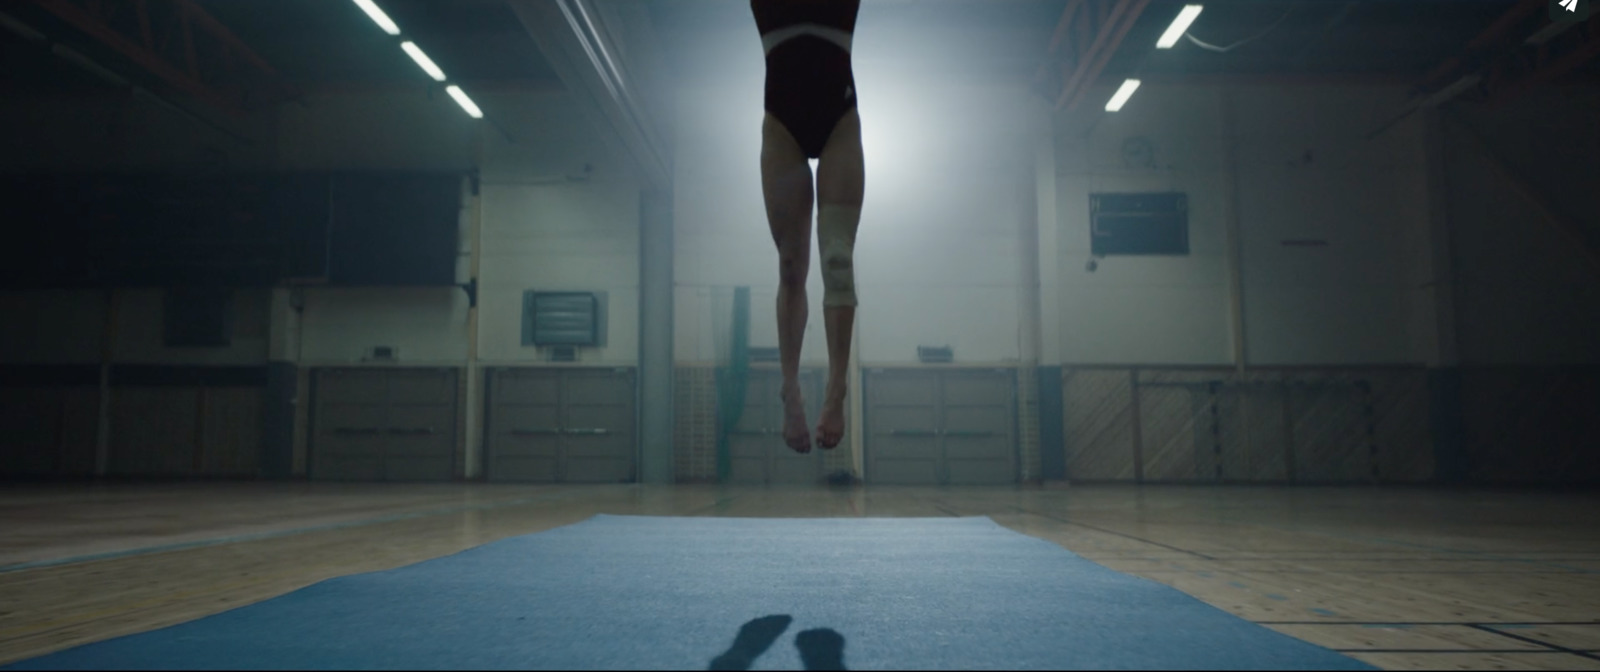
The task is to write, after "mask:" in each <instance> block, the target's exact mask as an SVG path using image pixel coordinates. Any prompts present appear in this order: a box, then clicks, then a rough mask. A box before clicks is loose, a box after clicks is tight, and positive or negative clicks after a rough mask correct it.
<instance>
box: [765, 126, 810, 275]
mask: <svg viewBox="0 0 1600 672" xmlns="http://www.w3.org/2000/svg"><path fill="white" fill-rule="evenodd" d="M761 195H762V197H763V198H764V199H765V201H766V206H767V225H768V226H769V227H771V229H772V239H773V240H774V241H775V242H777V244H778V246H779V247H780V248H782V247H783V246H784V245H786V244H793V243H794V241H800V242H801V243H802V244H805V245H807V249H809V240H810V236H811V204H812V200H813V193H812V185H811V164H810V163H809V162H808V161H807V160H806V155H805V152H804V151H802V150H801V149H800V143H798V142H796V141H795V139H794V136H793V135H791V134H790V133H789V130H788V129H786V128H784V126H783V123H782V122H780V121H778V120H777V118H776V117H773V116H772V115H771V114H768V115H766V118H765V120H763V121H762V123H761Z"/></svg>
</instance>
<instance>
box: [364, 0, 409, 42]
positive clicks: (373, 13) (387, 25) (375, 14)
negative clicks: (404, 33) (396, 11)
mask: <svg viewBox="0 0 1600 672" xmlns="http://www.w3.org/2000/svg"><path fill="white" fill-rule="evenodd" d="M355 2H356V6H357V7H360V8H361V11H363V12H366V13H367V16H370V17H372V22H373V23H376V24H378V27H379V28H382V29H383V32H385V33H388V34H390V35H399V34H400V26H397V25H394V21H392V20H390V19H389V15H388V14H384V13H383V10H381V9H378V6H377V5H375V4H373V2H372V0H355Z"/></svg>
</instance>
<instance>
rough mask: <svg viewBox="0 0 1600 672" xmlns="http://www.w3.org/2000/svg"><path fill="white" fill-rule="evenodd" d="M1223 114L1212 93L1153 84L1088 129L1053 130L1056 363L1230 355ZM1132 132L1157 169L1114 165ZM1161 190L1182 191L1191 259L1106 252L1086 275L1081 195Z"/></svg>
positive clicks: (1213, 360)
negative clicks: (1058, 344)
mask: <svg viewBox="0 0 1600 672" xmlns="http://www.w3.org/2000/svg"><path fill="white" fill-rule="evenodd" d="M1107 95H1109V92H1108V93H1107ZM1096 100H1101V101H1103V98H1101V97H1099V96H1095V95H1090V96H1089V97H1088V101H1089V102H1086V103H1085V104H1086V105H1092V104H1093V103H1094V101H1096ZM1102 104H1103V102H1102ZM1220 114H1221V111H1220V109H1219V100H1218V94H1217V92H1216V91H1215V90H1211V89H1203V88H1196V87H1184V88H1178V87H1171V88H1163V87H1156V86H1150V87H1144V88H1142V89H1141V90H1140V91H1138V93H1137V95H1136V96H1135V97H1134V98H1133V100H1132V101H1131V102H1130V103H1129V105H1128V106H1127V107H1125V108H1124V109H1123V110H1122V111H1121V112H1118V113H1116V114H1109V115H1105V116H1104V117H1103V118H1102V119H1101V120H1100V121H1099V122H1098V124H1096V125H1095V126H1094V127H1093V128H1092V130H1091V132H1089V133H1087V134H1076V133H1068V132H1064V133H1061V134H1060V135H1058V136H1057V152H1056V158H1057V167H1056V175H1057V187H1056V216H1057V218H1058V220H1059V227H1060V228H1059V236H1058V245H1059V249H1060V252H1061V258H1060V260H1059V269H1060V270H1059V273H1060V289H1059V296H1060V301H1061V308H1060V315H1061V324H1060V325H1059V326H1058V329H1059V331H1057V332H1056V333H1059V334H1060V339H1061V358H1062V361H1063V362H1064V363H1068V364H1103V363H1131V362H1141V363H1163V364H1218V363H1227V362H1228V361H1229V359H1230V356H1231V355H1230V352H1231V351H1230V342H1231V341H1230V340H1229V326H1228V283H1227V277H1228V276H1227V266H1226V264H1225V263H1224V245H1223V241H1224V227H1223V213H1224V199H1225V198H1226V194H1225V187H1226V184H1227V181H1226V175H1225V173H1224V172H1223V166H1222V138H1221V132H1220V129H1221V117H1220ZM1129 138H1145V139H1147V140H1148V141H1149V142H1150V144H1151V145H1152V146H1153V147H1154V149H1155V153H1154V159H1155V165H1156V168H1153V169H1152V168H1141V167H1133V166H1130V165H1129V164H1128V163H1127V162H1125V161H1124V160H1123V158H1122V146H1123V142H1124V141H1125V140H1126V139H1129ZM1169 190H1177V191H1183V192H1186V193H1187V194H1188V195H1189V209H1190V212H1189V255H1188V256H1186V257H1112V258H1109V259H1105V260H1102V261H1100V262H1099V264H1098V270H1096V271H1094V272H1090V271H1089V270H1088V269H1087V264H1088V262H1089V261H1090V259H1091V254H1090V221H1089V204H1090V194H1092V193H1096V192H1122V191H1169ZM1046 333H1047V334H1048V333H1050V332H1049V331H1048V330H1047V332H1046Z"/></svg>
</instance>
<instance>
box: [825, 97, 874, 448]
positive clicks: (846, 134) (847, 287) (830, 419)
mask: <svg viewBox="0 0 1600 672" xmlns="http://www.w3.org/2000/svg"><path fill="white" fill-rule="evenodd" d="M865 182H866V162H865V159H864V157H863V155H862V151H861V115H859V114H858V113H857V112H856V109H855V108H854V107H852V108H850V110H849V111H847V112H846V113H845V114H844V116H843V117H840V118H839V121H838V123H837V124H836V125H835V126H834V128H833V132H832V134H831V135H829V136H828V142H827V144H826V145H824V146H823V148H822V156H821V157H820V158H819V159H818V160H817V248H818V251H819V252H820V253H821V255H822V282H823V285H824V289H825V291H824V293H823V299H822V317H823V323H824V327H825V331H826V334H827V337H828V386H827V391H826V392H825V393H824V394H823V398H822V415H821V417H820V418H818V422H817V441H818V443H820V444H822V447H823V448H833V447H836V446H838V445H839V442H840V441H841V440H843V439H844V398H845V392H846V391H847V389H848V386H847V384H846V382H845V380H846V375H847V371H848V369H849V365H850V336H851V333H852V331H853V328H854V325H855V317H856V289H855V267H854V266H855V265H854V259H853V257H854V253H855V246H856V229H857V227H858V226H859V224H860V222H861V202H862V198H863V192H864V188H865V187H864V184H865Z"/></svg>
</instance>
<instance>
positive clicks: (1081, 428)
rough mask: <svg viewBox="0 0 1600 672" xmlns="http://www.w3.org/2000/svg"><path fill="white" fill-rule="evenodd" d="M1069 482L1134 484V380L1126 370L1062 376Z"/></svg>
mask: <svg viewBox="0 0 1600 672" xmlns="http://www.w3.org/2000/svg"><path fill="white" fill-rule="evenodd" d="M1061 378H1062V383H1061V397H1062V405H1063V408H1062V423H1061V424H1062V436H1063V442H1064V443H1065V444H1066V445H1065V446H1063V449H1064V450H1065V451H1066V464H1067V479H1068V480H1074V481H1131V480H1133V479H1134V474H1135V468H1134V445H1133V440H1134V431H1133V379H1132V377H1131V373H1130V372H1129V371H1128V370H1126V369H1109V370H1108V369H1072V368H1063V369H1062V371H1061Z"/></svg>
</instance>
